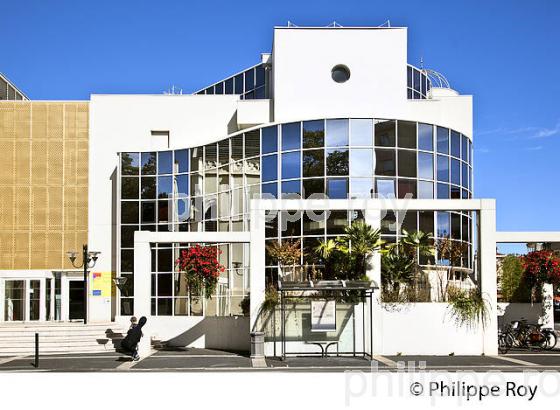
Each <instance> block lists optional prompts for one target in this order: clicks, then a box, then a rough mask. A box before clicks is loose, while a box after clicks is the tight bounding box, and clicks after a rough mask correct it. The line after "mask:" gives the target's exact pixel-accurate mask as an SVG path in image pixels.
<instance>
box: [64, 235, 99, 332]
mask: <svg viewBox="0 0 560 410" xmlns="http://www.w3.org/2000/svg"><path fill="white" fill-rule="evenodd" d="M77 253H78V252H76V251H68V252H66V256H68V259H70V262H71V263H72V266H73V267H75V268H76V269H80V268H84V324H86V323H87V320H88V270H89V269H93V267H94V266H95V263H96V262H97V258H98V257H99V254H100V253H101V252H97V251H88V246H87V244H84V246H83V247H82V263H81V264H80V265H76V264H75V262H76V255H77Z"/></svg>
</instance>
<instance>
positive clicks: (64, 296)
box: [60, 273, 70, 322]
mask: <svg viewBox="0 0 560 410" xmlns="http://www.w3.org/2000/svg"><path fill="white" fill-rule="evenodd" d="M69 304H70V284H69V283H68V273H63V274H62V275H61V277H60V319H61V320H62V321H63V322H67V321H68V320H69V316H70V309H69Z"/></svg>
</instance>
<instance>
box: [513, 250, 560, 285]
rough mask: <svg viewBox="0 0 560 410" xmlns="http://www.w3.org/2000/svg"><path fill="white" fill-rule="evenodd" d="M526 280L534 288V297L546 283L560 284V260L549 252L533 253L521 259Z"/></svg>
mask: <svg viewBox="0 0 560 410" xmlns="http://www.w3.org/2000/svg"><path fill="white" fill-rule="evenodd" d="M521 261H522V263H523V269H524V278H525V280H526V281H527V283H528V284H529V285H530V286H531V287H532V290H533V292H532V293H533V295H532V296H534V293H535V292H536V291H540V290H541V289H542V285H543V284H545V283H551V284H553V285H558V284H559V283H560V258H558V256H556V255H555V254H554V252H552V251H549V250H544V251H533V252H529V253H528V254H527V255H525V256H523V257H522V258H521Z"/></svg>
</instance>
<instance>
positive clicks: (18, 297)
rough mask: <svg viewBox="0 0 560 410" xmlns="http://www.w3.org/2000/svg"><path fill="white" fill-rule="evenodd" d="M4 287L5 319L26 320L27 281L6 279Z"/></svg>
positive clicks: (10, 320) (7, 320)
mask: <svg viewBox="0 0 560 410" xmlns="http://www.w3.org/2000/svg"><path fill="white" fill-rule="evenodd" d="M4 288H5V290H4V320H5V321H6V322H12V321H24V320H25V281H24V280H6V281H5V282H4Z"/></svg>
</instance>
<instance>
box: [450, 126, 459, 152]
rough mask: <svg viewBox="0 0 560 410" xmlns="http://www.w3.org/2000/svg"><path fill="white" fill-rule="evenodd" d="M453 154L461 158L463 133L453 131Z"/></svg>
mask: <svg viewBox="0 0 560 410" xmlns="http://www.w3.org/2000/svg"><path fill="white" fill-rule="evenodd" d="M451 155H453V156H454V157H457V158H461V134H459V133H458V132H456V131H451Z"/></svg>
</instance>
